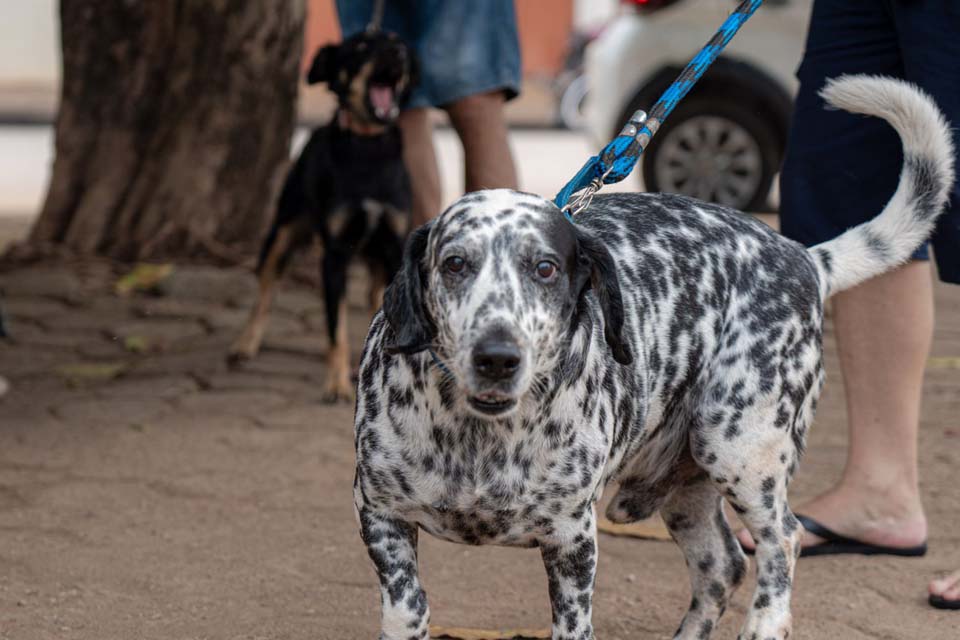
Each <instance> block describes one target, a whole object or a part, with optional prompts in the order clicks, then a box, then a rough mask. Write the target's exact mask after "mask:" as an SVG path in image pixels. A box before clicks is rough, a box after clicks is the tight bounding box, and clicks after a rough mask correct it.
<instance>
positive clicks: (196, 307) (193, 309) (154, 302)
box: [132, 297, 224, 320]
mask: <svg viewBox="0 0 960 640" xmlns="http://www.w3.org/2000/svg"><path fill="white" fill-rule="evenodd" d="M132 311H133V314H134V315H135V316H137V317H140V318H147V319H157V318H160V319H169V320H204V319H206V318H207V317H212V316H216V315H218V314H220V313H222V312H223V311H224V309H223V306H222V305H219V304H216V303H213V302H205V301H203V300H192V299H179V298H169V297H162V298H142V299H138V300H136V301H135V302H134V304H133V308H132Z"/></svg>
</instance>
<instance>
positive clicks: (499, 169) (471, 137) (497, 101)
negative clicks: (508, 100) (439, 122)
mask: <svg viewBox="0 0 960 640" xmlns="http://www.w3.org/2000/svg"><path fill="white" fill-rule="evenodd" d="M503 105H504V97H503V93H502V92H501V91H492V92H489V93H479V94H476V95H472V96H467V97H466V98H462V99H460V100H457V101H456V102H453V103H451V104H450V105H448V106H447V107H446V110H447V113H449V114H450V122H451V123H453V127H454V129H456V131H457V135H459V136H460V141H461V142H462V143H463V156H464V165H465V174H464V187H465V190H466V191H467V192H470V191H477V190H479V189H516V188H517V169H516V166H515V165H514V162H513V153H512V152H511V151H510V144H509V141H508V140H507V123H506V120H505V119H504V116H503Z"/></svg>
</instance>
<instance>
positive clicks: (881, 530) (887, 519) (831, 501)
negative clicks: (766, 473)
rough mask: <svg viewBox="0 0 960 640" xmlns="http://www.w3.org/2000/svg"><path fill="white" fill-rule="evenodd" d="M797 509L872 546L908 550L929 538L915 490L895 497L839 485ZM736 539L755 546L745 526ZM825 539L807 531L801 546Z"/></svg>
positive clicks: (826, 525) (746, 546)
mask: <svg viewBox="0 0 960 640" xmlns="http://www.w3.org/2000/svg"><path fill="white" fill-rule="evenodd" d="M796 512H797V513H802V514H803V515H805V516H807V517H809V518H811V519H813V520H816V521H817V522H819V523H821V524H822V525H823V526H825V527H826V528H828V529H830V530H831V531H834V532H836V533H838V534H840V535H842V536H845V537H847V538H852V539H854V540H858V541H860V542H864V543H867V544H871V545H877V546H883V547H893V548H902V549H906V548H911V547H916V546H918V545H921V544H923V543H924V542H925V541H926V539H927V520H926V517H925V516H924V514H923V506H922V505H921V504H920V498H919V496H917V495H916V494H915V493H913V495H910V494H909V493H908V494H907V495H906V496H904V497H894V492H878V491H869V492H868V491H863V490H856V489H848V488H846V487H845V486H843V485H840V486H838V487H836V488H834V489H833V490H831V491H828V492H827V493H824V494H823V495H820V496H818V497H816V498H814V499H813V500H811V501H810V502H808V503H806V504H804V505H803V506H802V507H799V508H797V510H796ZM737 538H738V539H739V540H740V544H741V545H742V546H743V548H744V549H746V550H748V551H749V550H752V549H753V548H754V546H755V545H754V542H753V538H752V537H751V536H750V532H749V531H747V530H746V529H741V530H740V531H738V532H737ZM823 542H824V539H823V538H821V537H820V536H817V535H814V534H812V533H810V532H805V533H804V535H803V538H802V539H801V541H800V545H801V547H812V546H815V545H818V544H822V543H823Z"/></svg>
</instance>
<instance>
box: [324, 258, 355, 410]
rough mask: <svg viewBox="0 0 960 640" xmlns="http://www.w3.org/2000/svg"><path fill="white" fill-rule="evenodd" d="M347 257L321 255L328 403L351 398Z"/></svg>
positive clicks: (325, 396)
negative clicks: (327, 345)
mask: <svg viewBox="0 0 960 640" xmlns="http://www.w3.org/2000/svg"><path fill="white" fill-rule="evenodd" d="M349 264H350V254H349V253H347V252H344V251H335V250H332V249H329V248H328V249H327V250H326V251H324V254H323V299H324V303H325V305H324V306H325V307H326V314H327V335H328V336H329V337H330V349H329V351H327V382H326V388H325V391H324V399H325V400H327V401H328V402H336V401H337V400H341V399H342V400H351V399H353V384H351V382H350V341H349V340H348V338H347V267H348V266H349Z"/></svg>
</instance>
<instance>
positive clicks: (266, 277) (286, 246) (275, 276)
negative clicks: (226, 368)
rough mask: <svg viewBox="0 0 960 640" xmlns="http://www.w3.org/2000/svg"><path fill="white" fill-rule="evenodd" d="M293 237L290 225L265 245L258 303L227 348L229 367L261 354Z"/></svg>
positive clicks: (279, 229) (273, 233) (274, 231)
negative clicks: (238, 334)
mask: <svg viewBox="0 0 960 640" xmlns="http://www.w3.org/2000/svg"><path fill="white" fill-rule="evenodd" d="M293 236H294V229H293V225H285V226H282V227H276V228H274V229H272V230H271V231H270V235H269V236H268V237H267V240H266V242H265V243H264V247H263V249H262V251H261V257H260V265H259V266H258V268H257V281H258V285H259V286H258V290H257V301H256V303H255V304H254V305H253V309H252V310H251V311H250V316H249V318H248V319H247V324H246V325H245V326H244V328H243V332H242V333H241V334H240V337H239V338H237V339H236V340H235V341H234V343H233V344H232V345H231V346H230V352H229V354H228V355H227V361H228V362H230V363H231V364H237V363H239V362H242V361H243V360H249V359H250V358H252V357H254V356H255V355H257V352H258V351H259V350H260V343H261V342H262V341H263V332H264V330H265V329H266V327H267V317H268V314H269V311H270V305H271V304H272V303H273V295H274V293H275V292H276V286H277V282H278V281H279V280H280V275H281V273H282V271H283V267H284V265H285V264H286V262H287V259H288V257H289V252H290V250H291V249H292V248H293V241H294V237H293Z"/></svg>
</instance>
